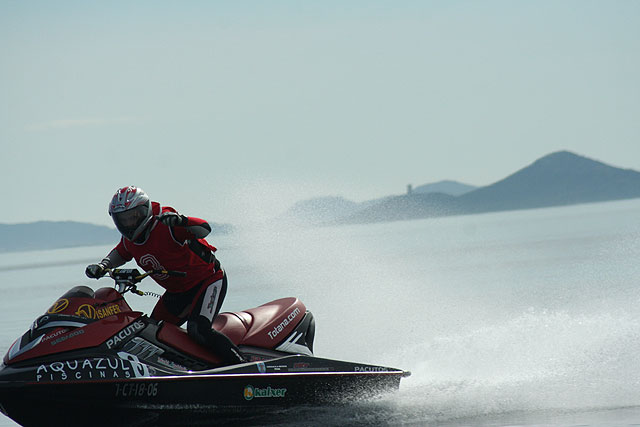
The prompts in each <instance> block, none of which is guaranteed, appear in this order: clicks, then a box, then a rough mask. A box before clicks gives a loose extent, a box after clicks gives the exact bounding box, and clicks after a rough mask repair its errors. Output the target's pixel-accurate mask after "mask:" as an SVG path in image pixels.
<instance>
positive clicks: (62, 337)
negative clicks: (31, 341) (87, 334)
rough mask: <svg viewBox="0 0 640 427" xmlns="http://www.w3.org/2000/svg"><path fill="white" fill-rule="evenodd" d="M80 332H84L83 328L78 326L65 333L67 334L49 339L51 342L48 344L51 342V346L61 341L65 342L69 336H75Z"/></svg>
mask: <svg viewBox="0 0 640 427" xmlns="http://www.w3.org/2000/svg"><path fill="white" fill-rule="evenodd" d="M82 334H84V329H82V328H80V329H76V330H75V331H73V332H70V333H69V334H67V335H63V336H61V337H60V338H56V339H55V340H53V341H51V343H50V344H51V345H52V346H54V345H58V344H60V343H61V342H65V341H66V340H68V339H69V338H73V337H77V336H78V335H82Z"/></svg>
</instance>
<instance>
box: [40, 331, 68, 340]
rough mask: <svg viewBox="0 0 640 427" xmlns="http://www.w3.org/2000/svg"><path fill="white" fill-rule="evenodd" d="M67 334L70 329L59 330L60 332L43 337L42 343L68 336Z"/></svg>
mask: <svg viewBox="0 0 640 427" xmlns="http://www.w3.org/2000/svg"><path fill="white" fill-rule="evenodd" d="M67 332H69V329H67V328H62V329H59V330H57V331H55V332H54V333H52V334H49V335H45V336H44V337H42V341H41V342H46V341H49V340H50V339H53V338H56V337H59V336H60V335H62V334H66V333H67Z"/></svg>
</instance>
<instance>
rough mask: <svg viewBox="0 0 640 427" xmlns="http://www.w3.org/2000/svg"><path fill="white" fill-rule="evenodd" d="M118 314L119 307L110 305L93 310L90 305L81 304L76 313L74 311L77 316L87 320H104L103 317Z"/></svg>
mask: <svg viewBox="0 0 640 427" xmlns="http://www.w3.org/2000/svg"><path fill="white" fill-rule="evenodd" d="M118 313H120V306H119V305H117V304H111V305H108V306H106V307H103V308H95V307H94V306H92V305H90V304H82V305H81V306H80V307H78V311H76V314H77V315H78V316H82V317H86V318H87V319H104V318H105V317H109V316H113V315H114V314H118Z"/></svg>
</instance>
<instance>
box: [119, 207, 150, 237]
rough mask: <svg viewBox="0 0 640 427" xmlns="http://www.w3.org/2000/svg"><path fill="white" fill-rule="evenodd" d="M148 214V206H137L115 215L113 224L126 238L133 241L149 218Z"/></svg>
mask: <svg viewBox="0 0 640 427" xmlns="http://www.w3.org/2000/svg"><path fill="white" fill-rule="evenodd" d="M147 212H148V207H147V206H146V205H140V206H136V207H135V208H133V209H129V210H128V211H124V212H117V213H114V214H113V215H112V217H113V222H114V223H115V224H116V227H117V228H118V231H120V233H121V234H122V235H123V236H124V237H126V238H127V239H129V240H133V238H134V237H135V236H136V234H137V233H136V231H137V230H138V228H139V227H140V226H141V225H142V223H144V221H145V219H146V218H147Z"/></svg>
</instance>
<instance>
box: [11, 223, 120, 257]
mask: <svg viewBox="0 0 640 427" xmlns="http://www.w3.org/2000/svg"><path fill="white" fill-rule="evenodd" d="M119 238H120V234H119V233H118V231H116V230H115V229H113V228H109V227H105V226H103V225H94V224H87V223H82V222H73V221H62V222H53V221H39V222H32V223H26V224H0V252H8V251H27V250H36V249H55V248H67V247H74V246H94V245H107V244H109V243H113V244H114V245H115V243H116V242H117V241H118V239H119Z"/></svg>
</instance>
